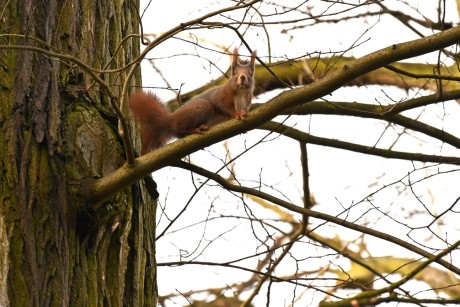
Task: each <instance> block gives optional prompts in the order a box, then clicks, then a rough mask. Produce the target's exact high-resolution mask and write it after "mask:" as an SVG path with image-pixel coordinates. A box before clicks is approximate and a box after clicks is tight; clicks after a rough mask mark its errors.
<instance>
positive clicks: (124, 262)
mask: <svg viewBox="0 0 460 307" xmlns="http://www.w3.org/2000/svg"><path fill="white" fill-rule="evenodd" d="M138 2H139V1H138V0H133V1H106V0H97V1H93V0H71V1H56V0H44V1H34V0H11V1H6V2H5V1H4V2H2V3H3V4H2V5H0V45H3V47H5V46H11V45H22V46H26V47H25V48H26V49H29V50H17V49H10V48H8V47H5V48H1V49H0V53H1V55H0V101H1V103H0V125H1V132H0V176H1V188H0V189H1V192H0V193H1V194H0V195H1V196H0V203H1V208H0V242H1V243H0V244H1V245H0V266H1V267H0V305H1V306H8V305H10V306H76V305H80V306H102V305H104V306H126V305H131V306H155V305H156V276H155V267H156V266H155V258H154V250H155V249H154V238H155V233H154V231H155V204H154V203H153V201H152V200H151V199H149V198H148V197H147V195H146V194H145V193H144V192H143V189H141V188H140V187H139V186H138V185H135V186H132V187H131V188H127V189H124V190H123V191H121V192H119V193H117V194H115V195H113V196H112V197H110V199H108V200H106V201H105V202H104V203H99V204H89V203H82V199H83V198H82V197H81V196H80V195H78V193H77V191H78V190H77V189H76V188H75V186H78V183H79V182H80V181H81V180H85V179H87V178H97V177H101V176H104V175H105V174H107V173H110V172H111V171H113V170H114V169H116V168H118V167H119V166H120V165H122V164H123V163H124V161H125V157H124V150H123V145H122V142H121V140H120V137H119V136H118V132H117V118H116V116H115V113H114V112H113V110H112V108H111V107H110V104H109V99H108V96H107V94H106V93H105V92H104V90H103V89H102V88H101V87H99V86H98V84H97V83H95V82H94V80H93V78H91V77H90V76H89V75H88V74H87V73H86V72H85V71H84V70H82V69H81V68H80V67H79V66H78V65H75V62H72V61H68V60H65V59H64V60H63V59H58V58H54V57H50V56H47V55H45V54H43V53H41V52H37V51H31V50H30V49H32V48H30V47H36V48H41V49H44V50H48V51H53V52H58V53H65V54H67V55H71V56H73V57H75V58H76V59H79V60H81V61H82V62H83V63H85V64H86V65H88V66H90V67H93V68H95V69H115V68H119V67H123V66H124V65H126V64H127V63H129V62H130V61H131V60H132V59H133V57H134V56H135V55H137V54H138V53H139V47H138V46H139V41H138V40H137V39H133V38H131V39H127V40H124V41H123V39H124V38H125V37H127V35H129V34H132V33H137V31H138V25H139V18H138V14H137V8H138V4H139V3H138ZM120 46H121V48H120ZM96 73H97V74H98V76H99V77H100V78H101V79H102V80H104V81H105V82H106V83H107V84H109V85H110V86H111V88H112V90H113V92H115V93H116V94H117V93H120V91H121V82H122V81H123V79H124V77H125V71H124V70H121V71H118V72H115V73H113V72H97V71H96ZM133 82H134V83H137V84H138V83H139V82H140V75H139V74H138V75H136V76H135V78H134V81H133ZM134 83H133V84H134Z"/></svg>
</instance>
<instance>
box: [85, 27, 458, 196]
mask: <svg viewBox="0 0 460 307" xmlns="http://www.w3.org/2000/svg"><path fill="white" fill-rule="evenodd" d="M459 41H460V26H457V27H455V28H452V29H449V30H446V31H443V32H440V33H437V34H434V35H431V36H428V37H425V38H421V39H418V40H414V41H410V42H406V43H401V44H396V45H393V46H391V47H388V48H384V49H381V50H379V51H376V52H374V53H371V54H369V55H367V56H364V57H362V58H360V59H357V60H355V61H353V62H352V63H351V64H350V65H344V66H343V67H342V68H341V69H338V70H337V71H335V72H332V73H330V74H328V75H326V76H325V77H324V78H322V79H318V80H317V81H315V82H314V83H312V84H309V85H306V86H303V87H301V88H296V89H293V90H289V91H285V92H283V93H281V94H279V95H278V96H276V97H275V98H273V99H271V100H270V101H269V102H267V103H266V104H264V105H262V106H260V107H259V108H257V109H255V110H253V111H251V112H250V114H249V116H248V117H247V118H246V119H245V120H243V121H236V120H231V121H228V122H226V123H224V124H222V125H219V126H216V127H214V128H213V129H211V130H210V131H208V132H205V133H203V135H191V136H188V137H186V138H184V139H181V140H178V141H176V142H173V143H171V144H168V145H166V146H164V147H162V148H160V149H158V150H155V151H153V152H151V153H149V154H147V155H145V156H142V157H140V158H138V159H136V163H135V165H134V167H128V166H127V165H124V166H122V167H121V168H119V169H118V170H116V171H114V172H113V173H111V174H109V175H107V176H105V177H103V178H100V179H97V180H94V181H92V182H86V184H85V185H84V186H82V196H83V199H84V200H85V201H90V202H91V201H92V202H98V201H101V200H103V199H105V198H107V197H109V196H110V195H113V194H114V193H116V192H117V191H120V190H121V189H123V188H125V187H127V186H129V185H130V184H132V183H134V182H135V181H137V180H139V179H141V178H143V177H144V176H146V175H147V174H149V173H151V172H153V171H155V170H158V169H160V168H162V167H164V166H167V165H169V164H170V163H171V162H173V161H176V160H178V159H181V158H182V157H184V156H186V155H188V154H190V153H192V152H194V151H197V150H199V149H202V148H204V147H207V146H209V145H211V144H214V143H217V142H219V141H222V140H225V139H228V138H230V137H232V136H235V135H238V134H240V133H243V132H246V131H249V130H251V129H254V128H257V127H258V126H260V125H262V124H264V123H265V122H267V121H269V120H271V119H272V118H274V117H275V116H277V115H278V114H281V113H282V112H283V111H284V110H286V109H288V108H291V107H295V106H298V105H302V104H304V103H305V102H306V101H313V100H315V99H318V98H320V97H323V96H325V95H327V94H329V93H331V92H333V91H334V90H336V89H338V88H340V87H341V86H343V85H344V84H347V83H348V82H350V81H352V80H354V79H356V78H357V77H359V76H361V75H364V74H366V73H369V72H371V71H373V70H375V69H377V68H380V67H383V66H385V65H388V64H390V63H393V62H396V61H400V60H402V59H405V58H410V57H415V56H418V55H422V54H425V53H429V52H432V51H435V50H439V49H441V48H445V47H448V46H450V45H453V44H457V43H458V42H459Z"/></svg>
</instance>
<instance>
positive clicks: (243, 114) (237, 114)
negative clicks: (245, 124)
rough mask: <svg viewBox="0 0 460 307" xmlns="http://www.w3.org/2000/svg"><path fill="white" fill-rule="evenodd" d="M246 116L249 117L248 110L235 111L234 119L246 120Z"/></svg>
mask: <svg viewBox="0 0 460 307" xmlns="http://www.w3.org/2000/svg"><path fill="white" fill-rule="evenodd" d="M246 116H248V111H247V110H241V111H235V114H234V118H236V119H240V120H241V119H244V118H245V117H246Z"/></svg>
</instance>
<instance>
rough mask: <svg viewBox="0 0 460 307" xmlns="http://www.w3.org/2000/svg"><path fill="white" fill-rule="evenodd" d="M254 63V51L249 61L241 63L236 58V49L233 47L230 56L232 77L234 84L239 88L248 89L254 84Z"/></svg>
mask: <svg viewBox="0 0 460 307" xmlns="http://www.w3.org/2000/svg"><path fill="white" fill-rule="evenodd" d="M255 63H256V51H255V50H254V51H253V52H252V53H251V59H250V61H249V63H245V64H241V63H240V62H239V60H238V49H237V48H235V50H234V51H233V56H232V78H233V79H234V80H235V85H236V86H237V87H238V88H240V89H250V88H252V86H253V85H254V70H255Z"/></svg>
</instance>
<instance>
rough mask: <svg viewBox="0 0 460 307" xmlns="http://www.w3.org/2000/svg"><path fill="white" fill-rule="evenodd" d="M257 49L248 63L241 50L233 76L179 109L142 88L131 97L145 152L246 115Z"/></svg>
mask: <svg viewBox="0 0 460 307" xmlns="http://www.w3.org/2000/svg"><path fill="white" fill-rule="evenodd" d="M255 61H256V52H255V51H253V52H252V53H251V59H250V61H249V63H248V64H246V65H243V64H241V63H239V61H238V49H236V48H235V50H234V52H233V56H232V77H231V78H230V80H228V81H227V83H225V84H224V85H222V86H219V87H215V88H213V89H211V90H209V91H207V92H205V93H204V94H201V95H199V96H197V97H195V98H193V99H191V100H190V101H188V102H187V103H185V104H183V105H182V106H180V107H179V108H178V109H177V110H176V111H175V112H170V110H169V109H168V107H167V106H166V105H165V104H163V103H162V102H161V100H160V99H159V98H158V97H157V96H156V95H155V94H154V93H152V92H144V91H138V92H136V93H134V95H133V96H132V97H131V98H130V99H129V107H130V109H131V111H132V112H133V115H134V118H135V120H136V121H137V122H138V123H139V124H140V133H141V139H142V148H141V154H142V155H144V154H146V153H148V152H149V151H152V150H154V149H157V148H159V147H161V146H163V145H164V144H166V142H168V141H169V140H170V139H171V138H173V137H178V138H181V137H184V136H187V135H189V134H193V133H201V132H202V131H206V130H208V129H209V128H210V127H212V126H215V125H217V124H219V123H222V122H224V121H226V120H229V119H231V118H237V119H243V118H244V117H246V115H247V113H248V110H249V107H250V105H251V100H252V92H253V90H254V69H255Z"/></svg>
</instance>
